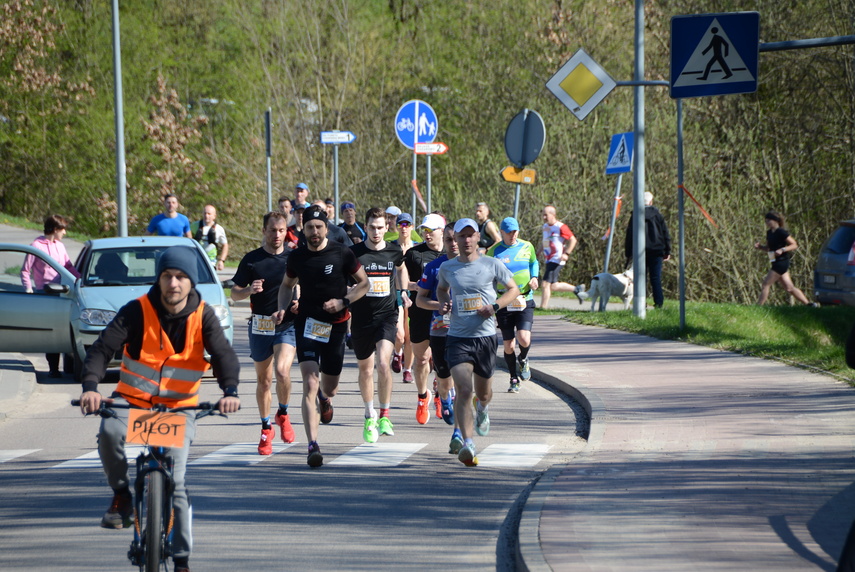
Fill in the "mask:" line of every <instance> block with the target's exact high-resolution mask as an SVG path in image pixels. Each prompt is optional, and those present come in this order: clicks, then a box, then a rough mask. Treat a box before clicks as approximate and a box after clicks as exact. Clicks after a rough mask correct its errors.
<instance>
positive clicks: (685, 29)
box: [671, 12, 760, 99]
mask: <svg viewBox="0 0 855 572" xmlns="http://www.w3.org/2000/svg"><path fill="white" fill-rule="evenodd" d="M759 59H760V14H759V13H758V12H733V13H729V14H696V15H691V16H674V17H673V18H671V97H672V98H674V99H677V98H686V97H705V96H710V95H727V94H736V93H752V92H755V91H757V67H758V61H759Z"/></svg>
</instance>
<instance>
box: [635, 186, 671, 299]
mask: <svg viewBox="0 0 855 572" xmlns="http://www.w3.org/2000/svg"><path fill="white" fill-rule="evenodd" d="M644 231H645V257H644V258H645V260H646V266H647V276H648V277H649V278H650V289H651V290H652V293H653V305H654V306H655V307H657V308H661V307H662V304H663V303H664V302H665V296H664V295H663V294H662V263H663V262H664V261H666V260H668V259H669V258H671V235H670V234H668V225H666V224H665V218H664V217H663V216H662V213H660V212H659V209H657V208H656V207H654V206H653V194H652V193H649V192H647V193H644ZM625 250H626V259H627V264H630V263H631V262H632V217H629V226H628V227H627V229H626V242H625ZM636 279H638V277H637V276H636Z"/></svg>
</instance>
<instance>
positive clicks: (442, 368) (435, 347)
mask: <svg viewBox="0 0 855 572" xmlns="http://www.w3.org/2000/svg"><path fill="white" fill-rule="evenodd" d="M446 337H447V336H431V337H430V355H431V359H433V369H434V371H435V372H436V376H437V377H441V378H443V379H447V378H449V377H451V369H450V368H449V367H448V362H447V361H445V340H446Z"/></svg>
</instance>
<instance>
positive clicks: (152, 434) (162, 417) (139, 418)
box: [125, 409, 187, 449]
mask: <svg viewBox="0 0 855 572" xmlns="http://www.w3.org/2000/svg"><path fill="white" fill-rule="evenodd" d="M186 428H187V417H185V416H184V415H180V414H178V413H171V412H169V411H165V412H158V411H149V410H147V409H131V410H130V411H129V412H128V432H127V434H126V435H125V441H127V442H128V443H135V444H137V445H151V446H152V447H169V448H172V449H183V448H184V431H185V429H186Z"/></svg>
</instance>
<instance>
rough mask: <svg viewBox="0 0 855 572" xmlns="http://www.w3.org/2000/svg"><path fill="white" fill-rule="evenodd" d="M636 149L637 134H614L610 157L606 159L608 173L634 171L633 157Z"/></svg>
mask: <svg viewBox="0 0 855 572" xmlns="http://www.w3.org/2000/svg"><path fill="white" fill-rule="evenodd" d="M634 151H635V134H634V133H633V132H632V131H630V132H629V133H618V134H616V135H612V144H611V147H610V148H609V159H608V161H606V175H617V174H618V173H629V172H630V171H632V158H633V152H634Z"/></svg>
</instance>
